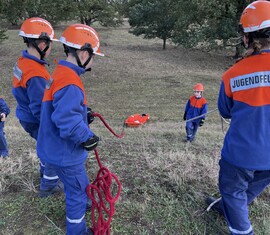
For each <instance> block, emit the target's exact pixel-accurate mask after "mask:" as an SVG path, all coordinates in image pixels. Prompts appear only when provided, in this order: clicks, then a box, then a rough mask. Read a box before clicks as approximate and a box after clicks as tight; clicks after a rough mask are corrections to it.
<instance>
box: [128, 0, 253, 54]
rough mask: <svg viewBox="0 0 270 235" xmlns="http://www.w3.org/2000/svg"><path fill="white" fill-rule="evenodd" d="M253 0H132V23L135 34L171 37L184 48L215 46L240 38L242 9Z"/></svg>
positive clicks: (130, 16)
mask: <svg viewBox="0 0 270 235" xmlns="http://www.w3.org/2000/svg"><path fill="white" fill-rule="evenodd" d="M251 2H253V1H252V0H242V1H231V0H189V1H186V0H177V1H176V0H168V1H165V0H160V1H158V0H130V2H129V7H130V11H129V19H130V20H129V22H130V25H131V27H132V30H131V31H130V32H132V33H133V34H135V35H144V37H145V38H155V37H157V38H161V39H163V48H164V42H166V39H171V41H172V42H174V43H175V44H177V45H182V46H185V47H205V48H207V49H213V48H217V47H225V46H227V45H230V44H232V43H231V40H232V39H233V38H237V37H238V35H237V31H238V23H239V18H240V15H241V13H242V11H243V9H244V8H245V7H246V6H247V5H248V4H249V3H251Z"/></svg>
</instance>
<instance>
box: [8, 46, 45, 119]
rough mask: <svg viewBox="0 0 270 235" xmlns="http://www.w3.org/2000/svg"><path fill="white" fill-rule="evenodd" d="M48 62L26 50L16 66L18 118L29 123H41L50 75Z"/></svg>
mask: <svg viewBox="0 0 270 235" xmlns="http://www.w3.org/2000/svg"><path fill="white" fill-rule="evenodd" d="M46 64H47V62H46V61H44V60H40V59H38V58H36V57H35V56H32V55H30V54H28V52H27V51H26V50H25V51H23V52H22V56H21V57H20V58H19V59H18V61H17V63H16V65H15V66H14V77H13V87H12V93H13V96H14V97H15V99H16V100H17V107H16V116H17V118H18V119H19V120H21V121H23V122H28V123H39V119H40V110H41V101H42V98H43V94H44V88H45V86H46V80H48V79H49V78H50V74H49V72H48V71H47V69H46V68H45V65H46Z"/></svg>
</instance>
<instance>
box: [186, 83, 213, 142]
mask: <svg viewBox="0 0 270 235" xmlns="http://www.w3.org/2000/svg"><path fill="white" fill-rule="evenodd" d="M203 91H204V87H203V84H201V83H197V84H196V85H195V86H194V88H193V92H194V95H193V96H191V97H190V98H189V100H188V101H187V103H186V108H185V113H184V117H183V119H184V120H185V121H186V120H189V119H192V118H196V117H197V116H200V115H203V114H206V113H207V110H208V104H207V100H206V99H205V98H204V97H203ZM204 121H205V116H202V117H200V118H197V119H194V120H191V121H187V122H186V134H187V136H186V141H187V142H192V141H193V140H194V138H195V136H196V133H197V130H198V128H199V126H203V124H204Z"/></svg>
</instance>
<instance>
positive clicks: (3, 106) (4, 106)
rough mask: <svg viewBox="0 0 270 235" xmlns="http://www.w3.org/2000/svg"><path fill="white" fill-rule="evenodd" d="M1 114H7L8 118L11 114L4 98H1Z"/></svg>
mask: <svg viewBox="0 0 270 235" xmlns="http://www.w3.org/2000/svg"><path fill="white" fill-rule="evenodd" d="M0 113H5V114H6V116H7V115H9V113H10V109H9V107H8V105H7V103H6V102H5V100H4V99H3V98H0Z"/></svg>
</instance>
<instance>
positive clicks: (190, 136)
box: [186, 121, 199, 141]
mask: <svg viewBox="0 0 270 235" xmlns="http://www.w3.org/2000/svg"><path fill="white" fill-rule="evenodd" d="M198 128H199V123H197V122H191V121H190V122H187V123H186V133H187V141H193V140H194V138H195V135H196V133H197V130H198Z"/></svg>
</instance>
